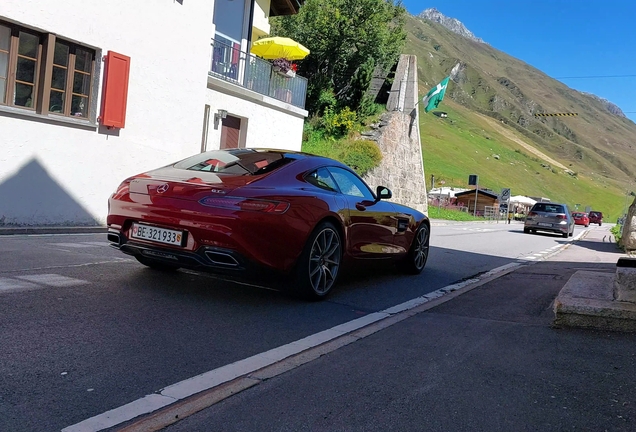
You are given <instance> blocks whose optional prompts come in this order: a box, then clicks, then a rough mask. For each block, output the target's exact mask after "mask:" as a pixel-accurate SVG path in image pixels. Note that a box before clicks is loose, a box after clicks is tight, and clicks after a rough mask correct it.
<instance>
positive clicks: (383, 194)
mask: <svg viewBox="0 0 636 432" xmlns="http://www.w3.org/2000/svg"><path fill="white" fill-rule="evenodd" d="M375 195H376V196H377V197H378V198H377V199H378V201H379V200H383V199H391V197H392V196H393V194H392V193H391V189H389V188H387V187H384V186H378V188H377V189H376V192H375Z"/></svg>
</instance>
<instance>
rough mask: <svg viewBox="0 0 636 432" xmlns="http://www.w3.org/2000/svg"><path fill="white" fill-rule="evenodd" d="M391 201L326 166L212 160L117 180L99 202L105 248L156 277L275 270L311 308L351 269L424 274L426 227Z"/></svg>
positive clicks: (271, 158)
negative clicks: (364, 264) (372, 265)
mask: <svg viewBox="0 0 636 432" xmlns="http://www.w3.org/2000/svg"><path fill="white" fill-rule="evenodd" d="M390 198H391V191H390V190H389V189H387V188H386V187H382V186H378V188H377V190H376V192H375V193H374V192H373V191H372V190H371V189H370V188H369V186H367V184H366V183H365V182H364V181H363V180H362V179H361V178H360V177H359V176H358V175H357V174H356V173H355V172H354V171H352V170H351V169H350V168H349V167H347V166H346V165H343V164H342V163H340V162H337V161H335V160H332V159H328V158H324V157H319V156H313V155H309V154H305V153H297V152H291V151H282V150H267V149H231V150H216V151H210V152H206V153H200V154H197V155H195V156H192V157H189V158H187V159H184V160H182V161H180V162H177V163H174V164H171V165H168V166H165V167H163V168H159V169H156V170H153V171H149V172H146V173H144V174H139V175H136V176H133V177H130V178H128V179H126V180H125V181H124V182H123V183H122V184H121V185H120V186H119V187H118V188H117V191H116V192H115V193H114V194H113V195H112V196H111V197H110V199H109V201H108V218H107V223H108V240H109V241H110V242H112V243H113V245H114V246H116V247H117V248H119V249H120V250H121V251H122V252H124V253H127V254H130V255H133V256H134V257H135V258H136V259H137V260H138V261H139V262H140V263H142V264H145V265H146V266H149V267H152V268H156V269H163V270H174V269H178V268H180V267H183V268H189V269H194V270H202V271H210V272H214V273H223V274H235V275H239V274H242V275H253V274H256V273H257V270H263V269H264V270H274V271H276V272H277V273H279V274H280V273H283V274H288V275H290V276H293V278H294V281H295V283H294V284H293V286H294V290H295V291H296V292H297V293H299V294H302V295H304V296H305V297H308V298H312V299H320V298H324V297H325V296H326V295H327V294H328V293H329V292H330V291H331V288H332V287H333V286H334V284H335V283H336V280H337V278H338V274H339V273H340V271H339V270H340V266H341V265H343V264H345V263H346V262H348V261H350V260H378V259H382V260H392V261H394V262H396V263H398V264H399V265H400V266H401V267H402V268H403V269H404V270H405V271H406V272H408V273H411V274H419V273H420V272H421V271H422V270H423V269H424V266H425V264H426V260H427V258H428V253H429V236H430V222H429V220H428V218H427V217H426V216H425V215H424V214H422V213H421V212H419V211H417V210H414V209H412V208H409V207H406V206H403V205H400V204H396V203H392V202H389V201H387V199H390Z"/></svg>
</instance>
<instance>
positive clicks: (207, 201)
mask: <svg viewBox="0 0 636 432" xmlns="http://www.w3.org/2000/svg"><path fill="white" fill-rule="evenodd" d="M199 203H200V204H201V205H204V206H206V207H218V208H225V209H230V210H244V211H255V212H261V213H275V214H282V213H285V212H286V211H287V209H288V208H289V203H288V202H285V201H275V200H265V199H257V198H239V197H205V198H203V199H201V200H200V201H199Z"/></svg>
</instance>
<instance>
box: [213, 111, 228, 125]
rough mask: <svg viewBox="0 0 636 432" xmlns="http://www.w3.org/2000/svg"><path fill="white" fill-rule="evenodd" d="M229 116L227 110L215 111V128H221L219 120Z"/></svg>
mask: <svg viewBox="0 0 636 432" xmlns="http://www.w3.org/2000/svg"><path fill="white" fill-rule="evenodd" d="M226 117H227V110H224V109H220V110H217V112H215V113H214V129H218V128H219V120H221V119H224V118H226Z"/></svg>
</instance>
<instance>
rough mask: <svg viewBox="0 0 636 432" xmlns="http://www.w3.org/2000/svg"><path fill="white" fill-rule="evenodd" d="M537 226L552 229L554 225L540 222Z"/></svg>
mask: <svg viewBox="0 0 636 432" xmlns="http://www.w3.org/2000/svg"><path fill="white" fill-rule="evenodd" d="M537 225H539V226H544V227H551V226H552V224H550V223H545V222H539V223H538V224H537Z"/></svg>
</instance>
